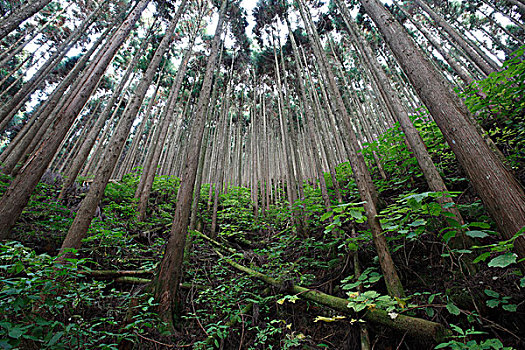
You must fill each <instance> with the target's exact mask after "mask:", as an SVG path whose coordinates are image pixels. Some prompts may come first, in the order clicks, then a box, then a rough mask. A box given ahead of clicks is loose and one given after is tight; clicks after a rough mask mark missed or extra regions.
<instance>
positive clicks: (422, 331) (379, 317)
mask: <svg viewBox="0 0 525 350" xmlns="http://www.w3.org/2000/svg"><path fill="white" fill-rule="evenodd" d="M215 252H216V253H217V254H218V255H219V256H220V257H221V258H223V260H224V261H225V262H227V263H228V264H230V265H231V266H233V267H234V268H236V269H237V270H239V271H242V272H244V273H246V274H248V275H250V276H251V277H254V278H257V279H258V280H260V281H263V282H265V283H267V284H269V285H271V286H274V287H277V288H280V289H284V290H287V291H288V292H289V293H294V294H296V295H297V296H299V297H300V298H302V299H307V300H311V301H315V302H316V303H319V304H321V305H325V306H327V307H329V308H332V309H334V310H337V311H340V312H343V313H346V314H350V315H352V316H354V317H355V316H356V314H355V313H354V312H353V311H352V310H351V309H350V308H349V307H348V303H349V301H348V300H346V299H343V298H339V297H334V296H332V295H329V294H326V293H323V292H319V291H316V290H311V289H308V288H304V287H301V286H296V285H292V286H289V284H286V283H284V282H283V281H280V280H278V279H275V278H272V277H270V276H267V275H265V274H263V273H260V272H258V271H255V270H253V269H250V268H248V267H245V266H243V265H240V264H238V263H236V262H235V261H233V260H231V259H228V258H226V257H224V255H222V254H221V253H220V252H219V251H217V250H215ZM359 316H360V317H361V318H362V319H364V320H366V321H370V322H372V323H376V324H380V325H383V326H387V327H389V328H392V329H396V330H399V331H401V332H406V333H407V334H408V335H410V336H413V337H415V338H418V339H421V340H426V341H428V340H432V341H434V342H436V343H440V342H442V341H443V340H445V339H446V338H447V336H449V335H450V334H451V331H450V330H449V329H447V328H445V327H444V326H443V325H441V324H439V323H436V322H432V321H428V320H425V319H422V318H417V317H412V316H405V315H401V314H397V315H396V316H395V317H394V318H392V317H390V316H389V315H388V313H387V312H386V311H384V310H379V309H374V310H368V311H366V312H365V313H364V314H362V315H359Z"/></svg>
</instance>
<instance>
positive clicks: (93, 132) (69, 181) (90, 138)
mask: <svg viewBox="0 0 525 350" xmlns="http://www.w3.org/2000/svg"><path fill="white" fill-rule="evenodd" d="M151 28H153V26H152V27H151ZM148 36H149V35H146V37H145V38H144V40H143V41H142V43H141V46H140V48H139V49H138V50H137V52H135V55H134V57H133V59H132V60H131V61H130V63H129V65H128V67H127V69H126V71H125V73H124V76H123V77H122V79H121V81H120V83H119V85H118V87H117V88H116V89H115V91H114V92H113V94H112V96H111V98H110V99H109V101H108V103H107V104H106V106H105V107H104V109H103V111H102V113H101V114H100V115H99V117H98V119H97V121H96V122H95V124H94V125H93V127H92V128H91V129H90V130H89V132H88V135H87V137H86V140H85V141H84V143H83V144H82V146H81V147H80V150H79V152H78V154H77V156H76V157H75V159H74V160H73V164H72V165H71V167H70V169H69V171H68V173H67V175H66V176H65V181H64V184H63V186H62V189H61V191H60V194H59V196H58V200H62V199H63V198H64V196H65V195H66V193H67V191H68V189H69V187H71V186H72V185H73V183H74V182H75V180H76V178H77V176H78V174H79V173H80V170H81V169H82V166H83V165H84V164H85V162H86V160H87V158H88V156H89V153H90V152H91V150H92V148H93V145H94V144H95V141H96V140H97V136H98V135H99V134H100V131H101V130H102V128H103V127H104V124H105V123H106V121H107V119H108V117H109V116H110V115H111V113H112V111H113V108H114V106H115V103H116V102H117V100H118V99H119V97H120V95H121V94H122V91H123V90H124V87H125V86H126V84H127V82H128V80H129V77H130V76H131V73H132V72H133V70H134V69H135V66H136V65H137V63H138V61H139V58H140V57H141V53H142V52H143V51H144V50H145V49H146V46H147V43H148Z"/></svg>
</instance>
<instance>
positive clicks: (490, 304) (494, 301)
mask: <svg viewBox="0 0 525 350" xmlns="http://www.w3.org/2000/svg"><path fill="white" fill-rule="evenodd" d="M498 305H499V300H497V299H490V300H487V306H488V307H490V308H492V309H493V308H495V307H496V306H498Z"/></svg>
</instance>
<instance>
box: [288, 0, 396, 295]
mask: <svg viewBox="0 0 525 350" xmlns="http://www.w3.org/2000/svg"><path fill="white" fill-rule="evenodd" d="M298 4H299V10H300V12H301V17H303V22H304V23H305V27H306V28H307V30H308V33H309V36H310V37H311V42H312V44H313V45H312V47H313V49H314V53H315V56H316V58H317V60H318V61H319V66H320V68H321V69H322V70H323V73H324V78H325V79H326V80H327V82H328V85H329V88H330V91H331V93H332V96H333V97H334V100H335V101H334V103H335V104H336V106H337V111H338V113H340V114H341V115H342V119H343V121H344V123H345V124H346V127H347V132H348V135H349V141H350V142H349V145H350V147H351V151H350V152H349V156H350V164H351V166H352V170H353V173H354V178H355V181H356V184H357V188H358V191H359V195H360V197H361V200H362V201H363V202H365V203H364V208H365V213H366V216H367V218H368V225H369V226H370V229H371V232H372V237H373V240H374V244H375V247H376V251H377V255H378V258H379V262H380V265H381V269H382V271H383V275H384V276H385V282H386V286H387V289H388V291H389V293H390V295H392V296H397V297H400V298H401V297H403V296H404V290H403V285H402V284H401V280H400V279H399V276H398V274H397V271H396V268H395V265H394V261H393V260H392V256H391V254H390V251H389V249H388V244H387V242H386V238H385V236H384V234H383V230H382V228H381V224H380V223H379V218H378V217H377V214H378V213H377V202H378V197H377V191H376V189H375V186H374V184H373V182H372V178H371V176H370V172H369V171H368V169H367V167H366V163H365V160H364V157H363V154H362V153H361V152H360V149H359V144H358V140H357V137H356V135H355V133H354V132H353V130H352V126H351V125H350V117H349V115H348V112H347V110H346V106H345V105H344V102H343V99H342V97H341V93H340V92H339V89H338V87H337V83H336V81H335V77H334V74H333V72H332V71H331V70H330V65H329V64H328V60H327V58H326V55H325V54H324V52H323V51H322V48H321V44H320V39H319V36H318V34H317V32H316V31H315V29H313V28H312V23H313V21H312V19H311V17H310V14H309V12H308V11H305V9H304V5H303V0H300V1H298Z"/></svg>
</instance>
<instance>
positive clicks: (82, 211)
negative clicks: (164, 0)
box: [60, 0, 187, 258]
mask: <svg viewBox="0 0 525 350" xmlns="http://www.w3.org/2000/svg"><path fill="white" fill-rule="evenodd" d="M186 2H187V0H183V1H182V3H181V4H180V5H179V8H178V10H177V12H176V13H175V15H174V16H173V19H172V20H171V22H170V25H169V26H168V28H167V29H166V33H164V37H163V38H162V41H161V42H160V44H159V46H158V47H157V50H156V51H155V54H154V55H153V58H152V59H151V61H150V63H149V65H148V68H147V69H146V72H145V73H144V76H143V77H142V79H141V81H140V83H139V85H138V87H137V89H136V90H135V94H134V96H133V98H132V99H131V101H130V103H129V106H128V108H127V111H126V113H125V114H124V115H123V116H122V118H121V120H120V121H119V124H118V126H117V128H116V130H115V132H114V134H113V136H112V137H111V140H110V141H109V145H108V147H107V149H106V152H105V153H104V157H103V158H104V162H102V163H101V164H100V166H99V168H98V169H97V171H96V173H95V178H94V181H93V183H92V184H91V187H90V189H89V192H88V193H87V195H86V197H85V198H84V200H83V201H82V204H81V205H80V208H79V210H78V212H77V215H76V216H75V219H74V221H73V223H72V224H71V227H70V228H69V231H68V233H67V235H66V238H65V239H64V242H63V243H62V247H61V248H60V253H65V251H66V250H68V249H71V248H74V249H78V248H80V245H81V242H82V239H83V238H84V237H85V236H86V234H87V231H88V228H89V225H90V224H91V220H93V217H94V215H95V212H96V209H97V206H98V203H99V202H100V200H101V199H102V196H103V195H104V190H105V188H106V186H107V184H108V182H109V179H110V177H111V174H112V173H113V170H114V168H115V165H116V164H117V161H118V159H119V157H120V154H121V152H122V148H123V147H124V144H125V142H126V140H127V138H128V134H129V131H130V129H131V126H132V125H133V122H134V121H135V117H136V116H137V114H138V112H139V110H140V108H141V106H142V101H143V99H144V97H145V96H146V92H147V91H148V89H149V87H150V85H151V82H152V81H153V78H154V77H155V74H159V75H162V69H161V70H160V72H158V68H159V65H160V63H161V60H162V58H163V57H164V54H165V53H166V52H167V50H168V48H169V45H170V44H171V42H172V40H173V34H174V32H175V28H176V27H177V24H178V22H179V19H180V17H181V15H182V13H183V11H184V8H185V6H186ZM65 256H66V255H62V258H63V257H65Z"/></svg>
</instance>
